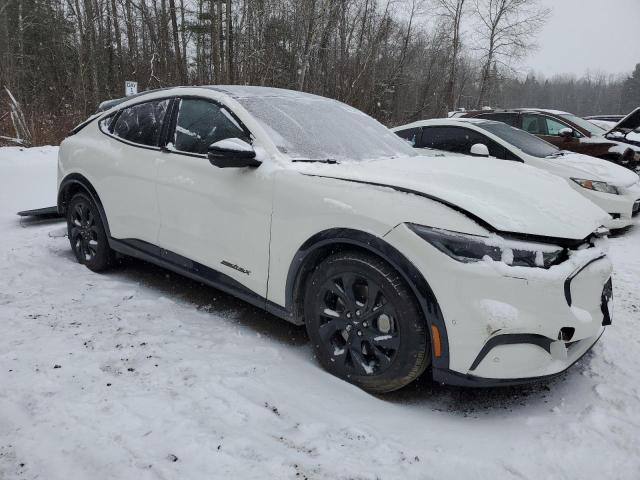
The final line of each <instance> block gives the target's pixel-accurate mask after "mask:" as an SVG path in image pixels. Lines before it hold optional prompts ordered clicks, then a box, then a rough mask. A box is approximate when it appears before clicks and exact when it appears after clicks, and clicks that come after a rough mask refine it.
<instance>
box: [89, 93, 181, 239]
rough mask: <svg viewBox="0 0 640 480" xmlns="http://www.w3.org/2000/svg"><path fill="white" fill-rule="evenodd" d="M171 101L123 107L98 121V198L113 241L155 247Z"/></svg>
mask: <svg viewBox="0 0 640 480" xmlns="http://www.w3.org/2000/svg"><path fill="white" fill-rule="evenodd" d="M170 104H171V99H170V98H165V99H159V100H151V101H147V102H142V103H139V104H136V105H133V106H130V107H127V108H123V109H122V110H120V111H118V112H117V113H116V114H114V115H112V116H110V117H108V118H106V119H103V120H101V122H100V125H99V127H100V129H101V131H102V132H103V133H105V134H106V135H107V136H108V138H105V143H104V144H103V145H102V146H103V147H104V148H101V153H102V155H103V161H102V162H101V163H102V165H101V167H100V168H101V175H100V179H99V185H96V188H97V190H98V192H99V193H100V199H101V200H102V203H103V205H104V208H105V212H106V214H107V219H108V221H109V229H110V231H111V235H112V236H113V237H114V238H119V239H137V240H143V241H145V242H149V243H155V242H156V240H157V237H158V230H159V228H160V221H159V215H158V201H157V196H156V185H155V182H156V177H157V174H158V164H159V161H160V158H161V157H162V155H163V154H162V152H161V150H160V138H161V137H162V130H163V126H164V121H165V119H166V117H167V113H168V110H169V106H170Z"/></svg>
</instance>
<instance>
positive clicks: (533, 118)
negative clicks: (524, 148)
mask: <svg viewBox="0 0 640 480" xmlns="http://www.w3.org/2000/svg"><path fill="white" fill-rule="evenodd" d="M563 128H571V129H572V130H573V132H574V135H573V136H571V137H562V136H560V130H562V129H563ZM522 129H523V130H525V131H527V132H529V133H532V134H534V135H537V136H538V137H540V138H542V139H543V140H546V141H547V142H549V143H552V144H553V145H555V146H556V147H558V148H560V149H562V150H571V151H572V152H579V153H580V152H581V150H582V147H581V144H580V137H582V136H583V135H582V134H581V133H580V132H578V131H577V130H575V129H574V128H573V127H570V126H569V125H565V124H564V123H561V122H559V121H558V120H555V119H553V118H551V117H548V116H546V115H539V114H537V113H523V114H522Z"/></svg>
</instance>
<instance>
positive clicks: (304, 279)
mask: <svg viewBox="0 0 640 480" xmlns="http://www.w3.org/2000/svg"><path fill="white" fill-rule="evenodd" d="M523 169H528V167H522V166H520V165H515V164H512V163H509V162H504V163H499V162H495V161H493V160H489V159H479V160H473V161H469V160H468V159H467V158H457V159H455V158H454V159H450V158H445V159H431V160H429V159H426V158H423V157H421V156H419V155H418V152H417V151H416V150H414V149H412V148H411V147H409V145H407V144H406V142H404V141H402V140H401V139H399V138H398V137H397V136H396V135H394V134H393V133H392V132H391V131H389V130H388V129H387V128H385V127H384V126H382V125H381V124H380V123H378V122H377V121H375V120H373V119H372V118H370V117H368V116H367V115H365V114H363V113H362V112H360V111H358V110H356V109H354V108H351V107H349V106H347V105H345V104H342V103H340V102H337V101H334V100H329V99H326V98H323V97H318V96H315V95H310V94H305V93H301V92H292V91H288V90H280V89H273V88H263V87H242V86H214V87H200V88H198V87H184V88H170V89H165V90H160V91H155V92H149V93H145V94H143V95H139V96H137V97H135V98H130V99H126V100H124V101H120V102H112V104H111V106H110V107H108V108H107V109H106V110H105V111H104V112H101V113H99V114H98V115H97V116H95V117H92V119H90V120H89V121H87V122H85V123H84V124H82V125H80V126H79V127H78V128H76V129H75V130H74V133H73V135H71V136H69V137H68V138H67V139H65V140H64V141H63V142H62V144H61V146H60V153H59V162H58V173H59V175H58V185H59V196H58V208H59V211H60V213H61V214H63V215H65V216H66V218H67V226H68V233H69V240H70V244H71V248H72V250H73V252H74V254H75V257H76V259H77V260H78V261H79V262H80V263H82V264H84V265H86V266H87V267H88V268H90V269H91V270H95V271H99V270H103V269H105V268H108V267H109V266H111V265H113V263H114V260H115V256H116V253H119V254H122V255H131V256H134V257H139V258H142V259H144V260H147V261H149V262H152V263H155V264H158V265H160V266H163V267H165V268H167V269H170V270H173V271H175V272H178V273H180V274H183V275H185V276H188V277H191V278H194V279H197V280H199V281H201V282H203V283H206V284H208V285H211V286H214V287H216V288H219V289H221V290H223V291H226V292H228V293H231V294H233V295H236V296H238V297H239V298H241V299H244V300H246V301H248V302H250V303H252V304H253V305H256V306H258V307H259V308H262V309H265V310H267V311H268V312H271V313H272V314H274V315H276V316H278V317H281V318H283V319H286V320H288V321H291V322H294V323H296V324H304V325H306V328H307V331H308V333H309V336H310V338H311V342H312V346H313V349H314V351H315V354H316V357H317V358H318V360H319V361H320V363H321V364H322V365H323V366H324V367H325V368H326V369H327V370H328V371H330V372H331V373H333V374H335V375H337V376H338V377H340V378H343V379H345V380H347V381H349V382H352V383H354V384H356V385H358V386H360V387H362V388H364V389H366V390H368V391H372V392H387V391H391V390H394V389H397V388H401V387H402V386H404V385H406V384H408V383H410V382H411V381H413V380H414V379H415V378H417V377H418V376H419V375H421V374H422V373H423V372H424V371H425V370H426V369H427V367H430V370H429V372H430V374H431V375H433V378H434V379H435V380H436V381H438V382H443V383H452V384H461V385H471V386H474V385H501V384H509V383H520V382H525V381H530V380H536V379H539V378H540V377H545V376H549V375H554V374H557V373H559V372H561V371H563V370H565V369H567V368H568V367H570V366H571V365H572V364H573V363H574V362H575V361H576V360H578V359H579V358H580V357H582V355H584V354H585V352H587V351H588V350H589V349H590V348H591V346H592V345H593V344H594V343H595V342H596V341H597V340H598V338H599V337H600V335H601V334H602V332H603V331H604V328H605V326H606V325H608V324H610V323H611V318H610V314H609V303H610V300H611V279H610V276H611V263H610V261H609V260H608V258H607V257H606V254H605V253H604V252H603V251H602V249H601V248H599V246H598V238H597V237H598V235H599V234H600V233H601V229H600V226H601V225H602V221H603V219H604V217H605V216H606V215H605V214H604V212H602V210H601V209H599V208H598V207H596V206H595V205H593V204H592V203H591V202H588V201H586V200H585V199H584V198H583V197H581V196H580V195H578V194H577V193H575V192H574V191H573V190H571V189H570V188H568V187H567V186H566V185H565V183H564V182H563V181H562V180H561V179H559V178H556V177H554V176H552V175H549V174H547V173H545V172H541V171H539V170H536V169H530V171H528V172H525V173H524V174H523ZM264 321H273V319H270V318H269V317H265V319H264Z"/></svg>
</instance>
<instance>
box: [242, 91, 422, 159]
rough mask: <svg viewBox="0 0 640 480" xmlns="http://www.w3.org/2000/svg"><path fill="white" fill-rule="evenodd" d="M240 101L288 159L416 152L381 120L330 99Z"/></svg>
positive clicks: (337, 157)
mask: <svg viewBox="0 0 640 480" xmlns="http://www.w3.org/2000/svg"><path fill="white" fill-rule="evenodd" d="M238 101H239V102H240V103H241V104H242V106H243V107H245V108H246V109H247V110H248V111H249V112H250V113H251V114H252V115H253V116H254V117H255V118H256V119H257V120H258V121H259V122H260V123H261V125H262V127H263V128H264V129H265V130H266V131H267V133H268V134H269V135H270V137H271V140H272V141H273V142H274V143H275V144H276V146H277V147H278V149H279V150H280V151H281V152H282V153H284V154H286V155H288V156H289V157H291V158H292V159H300V160H337V161H362V160H369V159H375V158H390V157H400V156H415V155H416V153H415V151H414V150H413V149H412V148H411V147H410V146H409V145H408V144H406V142H405V141H404V140H402V139H401V138H400V137H398V136H397V135H395V134H394V133H393V132H391V131H390V130H388V129H387V128H386V127H384V126H383V125H382V124H380V123H378V122H377V121H376V120H374V119H373V118H371V117H369V116H368V115H365V114H364V113H362V112H360V111H359V110H356V109H355V108H352V107H349V106H348V105H345V104H343V103H340V102H337V101H334V100H329V99H325V98H321V97H312V96H304V97H302V96H298V97H286V96H273V97H272V96H262V97H260V96H249V97H245V98H238Z"/></svg>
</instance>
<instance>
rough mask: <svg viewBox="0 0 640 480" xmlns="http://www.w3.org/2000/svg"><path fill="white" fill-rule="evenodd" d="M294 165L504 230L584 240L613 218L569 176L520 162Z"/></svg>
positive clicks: (396, 161)
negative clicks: (398, 192) (445, 207)
mask: <svg viewBox="0 0 640 480" xmlns="http://www.w3.org/2000/svg"><path fill="white" fill-rule="evenodd" d="M294 165H295V168H296V169H297V170H299V171H300V172H301V173H305V174H309V175H317V176H322V177H331V178H338V179H344V180H351V181H357V182H363V183H373V184H377V185H384V186H389V187H397V188H399V189H403V190H405V191H407V190H411V191H414V192H419V193H421V194H425V195H428V196H431V197H435V198H437V199H439V200H441V201H444V202H447V203H450V204H453V205H455V206H456V207H458V208H460V209H463V210H465V211H467V212H469V213H471V214H473V215H475V216H476V217H479V218H480V219H482V220H483V221H485V222H486V223H488V224H489V225H491V226H492V227H493V228H494V229H496V230H498V231H502V232H510V233H520V234H528V235H540V236H548V237H556V238H565V239H576V240H580V239H583V238H585V237H587V236H588V235H590V234H591V233H592V232H593V231H594V230H595V229H596V228H598V227H599V226H601V225H602V224H603V221H604V220H605V218H606V217H607V214H606V213H605V212H604V211H603V210H602V209H600V208H599V207H597V206H596V205H595V204H593V203H591V202H590V201H588V200H586V199H585V198H584V197H582V196H581V195H580V194H579V193H577V192H576V191H574V190H573V189H572V188H571V187H569V185H567V183H566V181H565V180H563V179H561V178H560V177H557V176H554V175H551V174H549V173H547V172H544V171H542V170H540V169H536V168H533V167H529V166H527V165H523V164H521V163H516V162H507V161H496V160H495V159H485V158H478V157H466V156H465V157H456V156H448V157H424V156H418V157H403V158H394V159H385V160H372V161H367V162H357V163H356V162H353V163H343V164H337V165H330V164H322V163H295V164H294Z"/></svg>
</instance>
